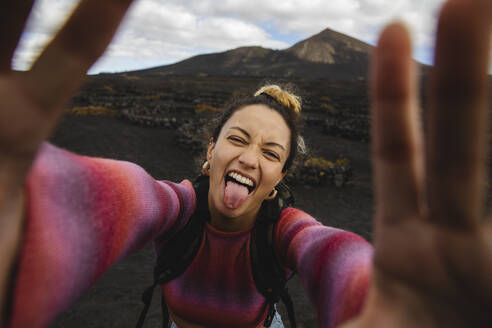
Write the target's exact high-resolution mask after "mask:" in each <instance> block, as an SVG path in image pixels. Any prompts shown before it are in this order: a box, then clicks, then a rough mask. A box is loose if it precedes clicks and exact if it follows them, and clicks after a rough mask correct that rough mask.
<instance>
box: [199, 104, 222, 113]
mask: <svg viewBox="0 0 492 328" xmlns="http://www.w3.org/2000/svg"><path fill="white" fill-rule="evenodd" d="M204 112H212V113H218V112H220V109H219V108H217V107H215V106H212V105H208V104H197V105H196V106H195V113H197V114H199V113H204Z"/></svg>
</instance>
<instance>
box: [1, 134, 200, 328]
mask: <svg viewBox="0 0 492 328" xmlns="http://www.w3.org/2000/svg"><path fill="white" fill-rule="evenodd" d="M194 203H195V194H194V191H193V188H192V187H191V184H190V182H188V181H186V180H185V181H184V182H183V183H181V184H175V183H171V182H164V181H156V180H154V179H153V178H152V177H151V176H149V175H148V174H147V173H146V172H145V171H144V170H143V169H142V168H141V167H139V166H137V165H135V164H133V163H129V162H122V161H115V160H108V159H102V158H91V157H85V156H80V155H76V154H73V153H70V152H68V151H65V150H62V149H59V148H56V147H54V146H52V145H50V144H47V143H45V144H43V145H42V147H41V149H40V153H39V155H38V156H37V158H36V161H35V162H34V164H33V166H32V169H31V171H30V173H29V176H28V178H27V183H26V205H27V206H26V214H25V223H24V231H23V236H22V238H23V241H22V249H21V252H20V254H19V256H18V267H17V270H16V275H15V276H14V277H13V279H12V287H13V295H12V298H11V299H10V302H11V305H12V311H11V313H10V315H11V319H10V324H11V327H45V326H46V325H47V324H49V322H50V321H51V320H52V319H53V318H54V317H55V316H56V315H57V314H59V313H60V312H61V311H63V310H64V309H66V308H67V307H68V306H70V304H71V303H72V302H73V301H74V300H76V299H77V298H78V297H79V296H80V295H81V294H82V293H83V292H84V291H85V290H87V289H88V288H89V287H90V286H91V285H93V284H94V282H95V281H96V280H97V279H98V278H99V277H100V276H101V274H102V273H103V272H105V270H106V269H107V268H108V267H109V266H110V265H111V264H113V263H114V262H115V261H117V260H119V259H120V258H122V257H124V256H126V255H128V254H130V253H131V252H133V251H135V250H138V249H140V248H141V247H142V246H143V245H145V244H146V243H147V242H149V241H150V240H153V239H155V238H156V237H159V238H166V237H167V236H171V235H172V234H173V232H174V231H177V230H179V229H181V228H182V226H183V225H184V224H185V223H186V221H187V219H188V218H189V217H190V215H191V212H192V211H193V209H194Z"/></svg>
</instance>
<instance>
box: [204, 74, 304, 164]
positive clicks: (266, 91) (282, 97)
mask: <svg viewBox="0 0 492 328" xmlns="http://www.w3.org/2000/svg"><path fill="white" fill-rule="evenodd" d="M249 105H265V106H267V107H268V108H271V109H273V110H275V111H276V112H278V113H279V114H280V115H281V116H282V117H283V118H284V120H285V123H287V126H288V127H289V129H290V133H291V135H290V153H289V157H288V158H287V160H286V161H285V164H284V167H283V169H282V171H284V172H285V171H286V170H288V169H289V168H290V167H291V166H292V164H293V163H294V159H295V157H296V155H297V153H298V152H304V151H305V146H304V139H303V138H302V137H301V135H300V129H301V115H300V114H301V99H300V98H299V97H298V96H296V95H295V94H293V93H292V92H290V91H288V90H287V88H282V87H280V86H278V85H275V84H269V85H265V86H263V87H261V88H260V89H259V90H258V91H256V92H255V93H254V95H253V96H251V95H250V96H242V97H237V98H235V99H233V100H232V101H231V102H229V103H228V104H227V105H226V106H225V108H224V110H223V111H222V116H221V118H220V119H219V121H218V124H217V125H216V127H215V129H214V130H213V134H212V140H213V141H214V142H215V141H217V138H218V137H219V134H220V131H221V130H222V127H223V126H224V124H225V123H226V122H227V121H228V120H229V118H230V117H231V116H232V114H234V113H235V112H236V111H237V110H239V109H241V108H243V107H246V106H249Z"/></svg>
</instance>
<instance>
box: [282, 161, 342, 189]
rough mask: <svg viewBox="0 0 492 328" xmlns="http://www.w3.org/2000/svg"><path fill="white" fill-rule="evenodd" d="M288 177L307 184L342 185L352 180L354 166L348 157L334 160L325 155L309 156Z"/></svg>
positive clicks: (293, 180)
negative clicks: (326, 157) (324, 156)
mask: <svg viewBox="0 0 492 328" xmlns="http://www.w3.org/2000/svg"><path fill="white" fill-rule="evenodd" d="M288 179H289V180H290V181H292V182H294V183H296V182H297V183H302V184H305V185H323V184H326V183H330V184H333V185H335V186H337V187H341V186H343V185H346V184H348V183H350V182H351V180H352V167H351V166H350V161H349V160H348V159H347V158H339V159H337V160H336V161H335V162H332V161H329V160H327V159H325V158H323V157H309V158H307V159H306V160H305V161H304V162H303V164H302V165H300V166H298V167H297V169H296V170H295V172H293V174H292V175H291V176H289V177H288Z"/></svg>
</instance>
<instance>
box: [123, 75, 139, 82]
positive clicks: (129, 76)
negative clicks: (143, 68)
mask: <svg viewBox="0 0 492 328" xmlns="http://www.w3.org/2000/svg"><path fill="white" fill-rule="evenodd" d="M123 77H124V78H125V79H127V80H130V81H138V80H140V77H139V76H135V75H127V74H123Z"/></svg>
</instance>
